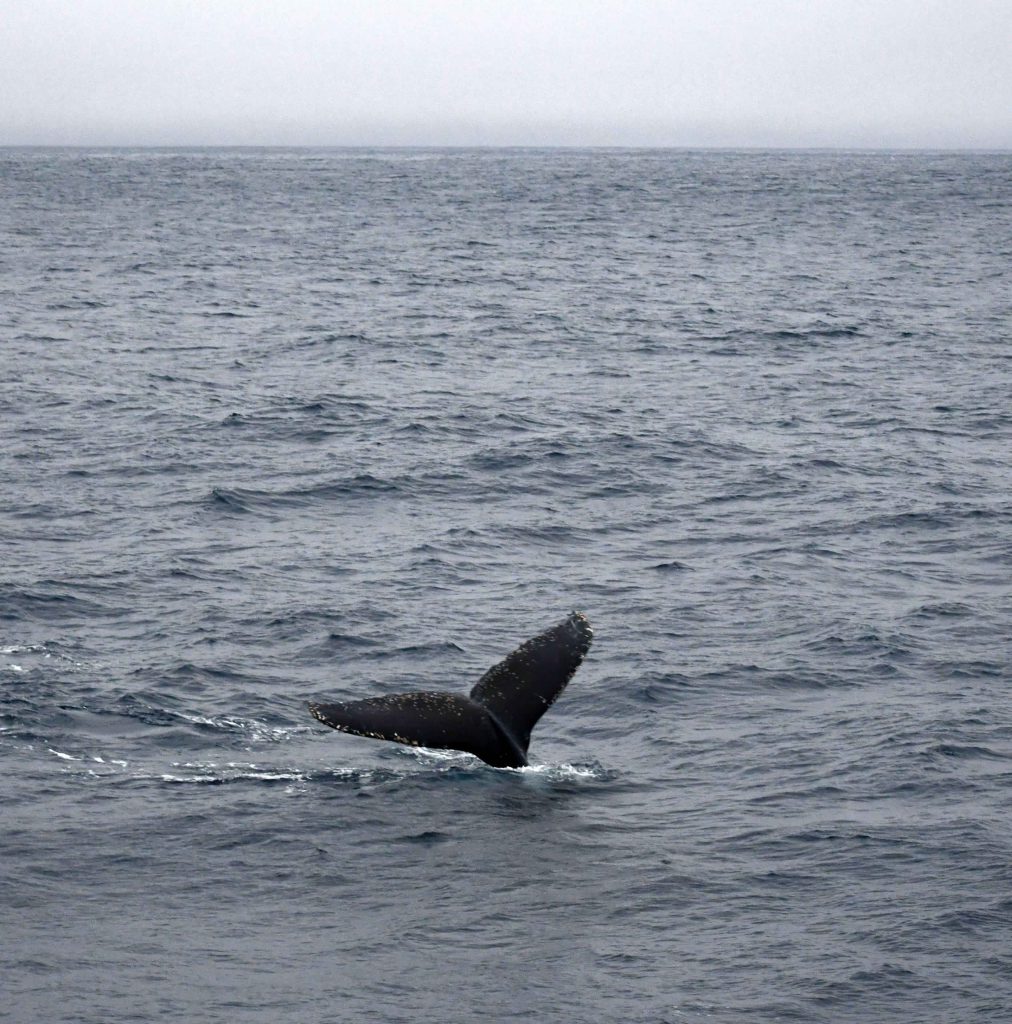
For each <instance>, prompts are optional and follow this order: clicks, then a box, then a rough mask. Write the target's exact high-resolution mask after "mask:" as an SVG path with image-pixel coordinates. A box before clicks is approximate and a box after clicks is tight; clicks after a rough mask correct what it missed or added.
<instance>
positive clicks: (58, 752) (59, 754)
mask: <svg viewBox="0 0 1012 1024" xmlns="http://www.w3.org/2000/svg"><path fill="white" fill-rule="evenodd" d="M46 749H47V750H48V751H49V753H50V754H55V755H56V756H57V757H62V758H63V760H64V761H80V760H82V759H81V758H80V757H73V756H72V755H71V754H65V753H63V751H62V750H53V748H52V747H47V748H46Z"/></svg>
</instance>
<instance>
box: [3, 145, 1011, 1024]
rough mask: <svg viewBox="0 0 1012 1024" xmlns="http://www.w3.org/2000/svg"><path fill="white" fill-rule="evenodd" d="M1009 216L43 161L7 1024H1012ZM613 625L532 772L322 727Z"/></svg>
mask: <svg viewBox="0 0 1012 1024" xmlns="http://www.w3.org/2000/svg"><path fill="white" fill-rule="evenodd" d="M1010 203H1012V155H1010V154H969V153H964V154H958V153H949V154H945V153H937V154H932V153H921V154H917V153H818V152H814V153H789V152H773V153H763V152H740V153H738V152H692V151H690V152H678V151H611V150H601V151H589V150H588V151H579V150H560V151H536V150H516V151H511V150H500V151H497V150H475V151H468V150H448V151H425V150H389V151H383V150H358V151H356V150H334V151H326V150H290V151H282V150H262V151H257V150H221V151H215V150H193V151H187V150H93V151H88V150H27V149H26V150H3V151H0V232H2V238H3V246H2V248H0V360H2V362H0V368H2V373H0V438H2V448H0V456H2V457H0V541H2V544H0V551H2V557H0V693H2V705H0V993H2V999H0V1020H3V1021H5V1022H6V1021H13V1022H17V1024H21V1022H26V1024H27V1022H32V1024H36V1022H47V1024H54V1022H81V1024H85V1022H88V1024H93V1022H102V1024H120V1022H150V1021H180V1022H196V1021H199V1022H202V1024H211V1022H221V1024H235V1022H258V1024H259V1022H263V1024H275V1022H278V1021H284V1022H286V1024H303V1022H306V1024H309V1022H345V1021H350V1022H357V1021H375V1022H381V1024H387V1022H390V1024H394V1022H397V1024H400V1022H404V1024H409V1022H410V1024H416V1022H429V1021H432V1022H440V1024H446V1022H449V1024H454V1022H469V1021H479V1022H506V1021H517V1022H520V1021H525V1022H526V1021H538V1022H540V1024H574V1022H575V1024H581V1022H629V1024H639V1022H642V1024H648V1022H649V1024H662V1022H669V1024H684V1022H701V1024H702V1022H706V1024H736V1022H743V1021H748V1022H751V1024H755V1022H775V1021H796V1022H806V1024H807V1022H814V1024H821V1022H826V1024H840V1022H855V1024H857V1022H861V1024H867V1022H875V1024H892V1022H896V1024H918V1022H939V1024H942V1022H944V1024H953V1022H964V1021H965V1022H991V1021H994V1022H999V1021H1001V1022H1004V1021H1008V1020H1009V1019H1012V668H1010V661H1012V583H1010V572H1012V310H1010V296H1012V282H1010V267H1012V212H1010ZM574 608H575V609H580V610H582V611H583V612H585V613H586V615H587V616H588V617H589V619H590V621H591V622H592V623H593V626H594V629H595V640H594V645H593V647H592V648H591V651H590V654H589V656H588V657H587V659H586V661H585V662H584V664H583V666H582V667H581V668H580V670H579V671H578V672H577V674H576V676H575V677H574V678H573V680H572V682H571V683H570V685H569V687H568V689H567V690H566V692H565V693H564V694H563V695H562V697H561V699H560V700H559V701H558V703H557V704H556V705H555V706H554V707H553V708H552V709H551V711H550V712H549V713H548V714H547V715H546V716H545V717H544V719H542V721H541V723H540V724H539V726H538V727H537V729H536V730H535V732H534V738H533V742H532V745H531V751H530V755H531V759H532V764H533V766H532V767H531V768H529V769H523V770H503V769H494V768H490V767H488V766H486V765H484V764H482V763H481V762H479V761H477V760H475V759H474V758H472V757H470V756H468V755H465V754H455V753H451V752H428V751H424V750H416V749H412V748H408V747H402V746H398V745H395V744H391V743H380V742H376V741H371V740H366V739H362V738H358V737H353V736H347V735H342V734H339V733H337V732H334V731H332V730H329V729H327V728H325V727H324V726H322V725H321V724H320V723H318V722H316V721H314V720H313V719H312V718H311V717H310V716H309V713H308V711H307V708H306V702H307V701H308V700H311V699H324V700H343V699H354V698H358V697H367V696H375V695H378V694H386V693H396V692H399V691H403V690H416V689H449V690H457V691H460V692H465V691H466V690H468V689H469V688H470V687H471V685H473V683H474V682H475V681H476V680H477V679H478V677H479V676H480V675H481V674H482V673H483V672H484V670H485V669H486V668H488V667H489V666H490V665H492V664H493V663H495V662H496V661H497V660H499V659H500V658H501V657H503V656H504V655H505V654H507V653H508V652H509V651H510V650H512V649H513V648H514V647H515V646H516V645H517V644H519V643H520V642H521V641H523V640H525V639H526V638H528V637H530V636H533V635H534V634H535V633H538V632H540V631H541V630H543V629H545V628H546V627H548V626H551V625H553V624H554V623H556V622H558V621H560V620H561V619H562V618H563V617H564V616H565V615H566V614H568V612H569V611H570V610H571V609H574Z"/></svg>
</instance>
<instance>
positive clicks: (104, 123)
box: [0, 0, 1012, 148]
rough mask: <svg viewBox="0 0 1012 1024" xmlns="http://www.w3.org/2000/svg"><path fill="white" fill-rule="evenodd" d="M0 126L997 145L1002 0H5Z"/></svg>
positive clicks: (1011, 28) (130, 135)
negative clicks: (749, 0)
mask: <svg viewBox="0 0 1012 1024" xmlns="http://www.w3.org/2000/svg"><path fill="white" fill-rule="evenodd" d="M0 143H5V144H85V145H87V144H184V143H193V144H215V143H219V144H265V145H270V144H309V145H354V144H366V145H371V144H394V145H405V144H419V145H427V144H428V145H440V144H450V145H466V144H492V145H497V144H518V145H526V144H534V145H550V144H561V145H574V144H575V145H579V144H584V145H675V146H679V145H741V146H748V145H773V146H778V145H786V146H791V145H797V146H807V145H815V146H825V145H836V146H925V147H932V146H972V147H1003V148H1007V147H1012V0H752V2H747V0H621V2H619V0H427V2H422V0H400V2H398V0H273V2H264V0H0Z"/></svg>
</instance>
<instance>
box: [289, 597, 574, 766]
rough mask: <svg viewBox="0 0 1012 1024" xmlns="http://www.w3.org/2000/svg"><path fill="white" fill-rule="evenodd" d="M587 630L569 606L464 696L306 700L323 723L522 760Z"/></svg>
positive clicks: (502, 760)
mask: <svg viewBox="0 0 1012 1024" xmlns="http://www.w3.org/2000/svg"><path fill="white" fill-rule="evenodd" d="M593 635H594V634H593V630H592V629H591V628H590V623H589V622H588V621H587V617H586V616H585V615H583V614H581V613H580V612H573V613H572V614H571V615H570V616H569V617H568V618H566V619H564V620H563V621H562V622H560V623H559V624H558V625H557V626H553V627H552V628H551V629H547V630H545V632H544V633H540V634H539V635H538V636H536V637H534V638H533V639H531V640H528V641H527V642H526V643H524V644H521V646H520V647H518V648H517V649H516V650H515V651H514V652H513V653H512V654H510V655H508V656H507V657H506V658H504V659H503V660H502V661H501V662H499V664H497V665H495V666H493V667H492V668H490V669H489V670H488V671H487V672H486V673H485V674H484V675H483V676H482V677H481V679H479V680H478V682H477V683H476V684H475V686H474V688H473V689H472V690H471V693H470V696H468V697H464V696H459V695H457V694H452V693H438V692H429V691H425V692H418V693H397V694H391V695H389V696H385V697H370V698H368V699H366V700H357V701H351V702H349V703H338V704H315V703H311V704H310V705H309V710H310V711H311V712H312V713H313V715H314V717H316V718H317V719H318V720H319V721H321V722H323V724H324V725H329V726H330V727H331V728H332V729H338V730H340V731H341V732H348V733H352V734H354V735H356V736H370V737H372V738H373V739H378V740H392V741H393V742H395V743H406V744H408V745H410V746H416V747H433V748H435V749H439V750H463V751H466V752H467V753H469V754H474V755H475V756H476V757H480V758H481V759H482V760H483V761H485V762H486V763H488V764H490V765H494V766H495V767H497V768H522V767H524V766H525V765H526V764H527V748H528V746H529V745H530V740H531V731H532V730H533V728H534V726H535V725H536V724H537V722H538V720H539V719H540V718H541V716H542V715H543V714H544V713H545V712H546V711H547V710H548V709H549V708H550V707H551V706H552V704H554V703H555V700H556V698H557V697H558V696H559V694H560V693H562V691H563V690H564V689H565V687H566V684H567V683H568V682H569V680H570V679H572V677H573V673H574V672H575V671H576V670H577V668H579V666H580V662H581V661H583V658H584V655H586V653H587V651H588V650H589V649H590V643H591V640H592V639H593Z"/></svg>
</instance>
